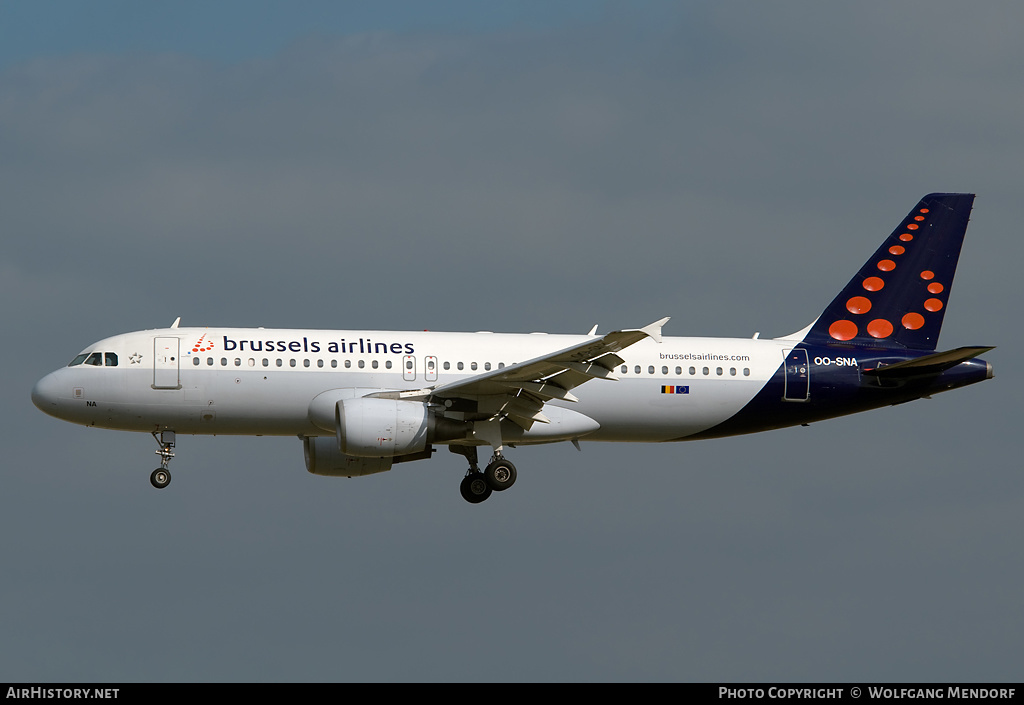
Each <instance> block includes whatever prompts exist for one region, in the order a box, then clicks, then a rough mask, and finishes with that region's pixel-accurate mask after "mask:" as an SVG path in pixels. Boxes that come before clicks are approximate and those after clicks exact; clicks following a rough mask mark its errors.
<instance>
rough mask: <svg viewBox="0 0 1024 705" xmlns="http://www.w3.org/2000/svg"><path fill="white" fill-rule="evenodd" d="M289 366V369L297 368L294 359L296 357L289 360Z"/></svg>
mask: <svg viewBox="0 0 1024 705" xmlns="http://www.w3.org/2000/svg"><path fill="white" fill-rule="evenodd" d="M288 366H289V367H295V358H294V357H293V358H290V359H289V360H288Z"/></svg>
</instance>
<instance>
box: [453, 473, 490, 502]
mask: <svg viewBox="0 0 1024 705" xmlns="http://www.w3.org/2000/svg"><path fill="white" fill-rule="evenodd" d="M459 492H461V493H462V498H463V499H464V500H466V501H467V502H469V503H470V504H479V503H480V502H483V501H484V500H485V499H487V498H488V497H490V496H491V488H490V486H489V485H488V484H487V481H486V480H484V475H483V473H479V472H472V473H470V474H468V475H466V477H464V478H463V479H462V483H461V484H460V485H459Z"/></svg>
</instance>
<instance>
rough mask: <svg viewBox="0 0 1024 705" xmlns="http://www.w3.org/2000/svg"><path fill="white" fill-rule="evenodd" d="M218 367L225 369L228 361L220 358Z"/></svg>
mask: <svg viewBox="0 0 1024 705" xmlns="http://www.w3.org/2000/svg"><path fill="white" fill-rule="evenodd" d="M220 366H221V367H227V366H228V359H227V358H226V357H222V358H221V359H220Z"/></svg>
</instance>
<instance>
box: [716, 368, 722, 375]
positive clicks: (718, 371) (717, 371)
mask: <svg viewBox="0 0 1024 705" xmlns="http://www.w3.org/2000/svg"><path fill="white" fill-rule="evenodd" d="M715 372H716V373H717V374H718V375H721V374H722V368H721V367H719V368H716V370H715Z"/></svg>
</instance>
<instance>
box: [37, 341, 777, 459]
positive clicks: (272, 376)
mask: <svg viewBox="0 0 1024 705" xmlns="http://www.w3.org/2000/svg"><path fill="white" fill-rule="evenodd" d="M591 338H596V336H578V335H577V336H573V335H548V334H543V333H533V334H499V333H488V332H479V333H436V332H427V331H423V332H392V331H358V330H357V331H332V330H289V329H263V328H257V329H252V328H168V329H159V330H150V331H141V332H135V333H127V334H124V335H118V336H114V337H111V338H107V339H104V340H101V341H99V342H97V343H95V344H94V345H91V346H90V347H89V348H87V349H86V350H84V351H83V354H85V355H88V354H91V353H95V352H98V353H104V354H106V353H112V354H113V355H114V356H116V364H115V365H111V364H109V361H110V360H113V359H114V358H110V357H109V356H108V358H107V361H108V364H107V365H104V366H100V365H95V364H85V363H79V364H76V365H73V366H69V367H65V368H61V369H59V370H57V371H55V372H53V373H51V374H50V375H48V376H47V377H45V378H44V379H43V380H41V381H40V382H39V384H38V385H37V387H36V390H35V391H34V393H33V396H34V398H37V403H39V402H40V401H42V403H39V405H40V408H42V409H43V410H45V411H47V413H50V414H51V415H53V416H57V417H59V418H63V419H66V420H68V421H73V422H76V423H82V424H85V425H89V426H97V427H104V428H114V429H122V430H133V431H147V432H152V431H159V430H162V429H174V430H176V431H177V432H178V433H186V434H244V435H296V436H323V435H330V433H329V432H328V431H326V430H325V429H324V428H323V427H322V426H318V425H316V424H314V423H313V421H312V420H311V418H310V406H311V402H313V400H314V399H315V398H316V397H317V396H318V395H321V394H322V393H324V392H328V391H332V390H353V395H354V396H364V395H365V394H370V393H374V392H380V391H385V390H417V389H424V388H432V387H439V386H442V385H444V384H448V383H450V382H454V381H457V380H460V379H465V378H469V377H473V376H475V375H480V374H483V373H485V372H487V371H490V370H495V369H498V368H499V367H505V366H509V365H512V364H515V363H518V362H523V361H525V360H529V359H532V358H537V357H541V356H543V355H545V354H547V353H550V352H552V351H555V350H559V349H562V348H566V347H569V346H572V345H576V344H579V343H581V342H585V341H587V340H588V339H591ZM795 342H796V341H793V340H757V339H726V338H672V337H664V338H663V339H662V341H661V342H660V343H659V342H655V341H654V340H651V339H648V340H643V341H641V342H639V343H637V344H635V345H632V346H630V347H629V348H628V349H626V350H624V351H622V352H621V357H622V359H623V360H624V363H623V364H622V365H619V366H617V367H616V369H615V370H614V373H615V375H616V376H617V377H618V380H615V381H612V380H604V379H594V380H591V381H589V382H587V383H586V384H584V385H581V386H579V387H578V388H576V389H575V390H573V393H574V395H575V396H576V397H577V398H578V400H579V401H578V402H567V401H560V400H557V399H556V400H553V401H551V402H549V405H550V406H554V407H563V408H566V409H571V411H573V412H578V413H580V414H583V415H585V416H586V417H589V418H590V419H593V420H594V421H596V422H597V424H599V428H597V429H596V430H593V431H592V432H589V433H587V434H586V439H587V440H595V441H642V442H659V441H666V440H677V439H680V438H683V437H686V436H690V435H693V434H696V433H700V432H702V431H705V430H707V429H709V428H711V427H713V426H715V425H716V424H719V423H721V422H723V421H725V420H726V419H728V418H729V417H731V416H733V415H734V414H736V413H737V411H739V410H740V409H742V408H743V407H744V405H746V404H747V403H748V402H749V401H750V400H751V399H752V398H753V397H754V396H755V395H756V394H757V393H758V391H760V390H761V389H762V388H763V387H764V385H765V384H766V382H767V381H768V380H769V379H770V378H771V377H772V375H773V374H774V373H775V372H776V371H777V370H778V369H779V367H780V365H781V364H782V362H783V360H784V357H785V353H786V351H788V350H789V349H791V348H793V346H794V343H795ZM94 361H95V360H94ZM669 388H671V389H669ZM517 440H518V442H522V443H530V442H545V441H546V440H548V439H547V437H546V436H545V433H544V424H536V425H535V426H534V428H533V429H531V431H528V432H526V433H525V434H523V436H522V437H521V438H519V439H517Z"/></svg>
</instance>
